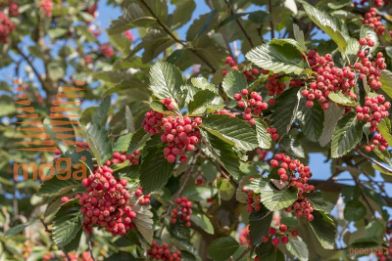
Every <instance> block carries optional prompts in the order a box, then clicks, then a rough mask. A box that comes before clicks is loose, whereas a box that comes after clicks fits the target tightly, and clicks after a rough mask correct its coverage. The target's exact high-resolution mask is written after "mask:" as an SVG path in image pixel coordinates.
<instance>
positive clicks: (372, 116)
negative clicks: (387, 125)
mask: <svg viewBox="0 0 392 261" xmlns="http://www.w3.org/2000/svg"><path fill="white" fill-rule="evenodd" d="M390 108H391V103H390V102H389V101H385V97H384V96H383V95H381V94H379V95H377V96H376V97H373V98H372V97H365V103H364V105H363V106H360V105H358V106H357V107H356V112H357V119H358V120H359V121H364V122H369V123H370V131H372V132H373V131H376V129H377V125H378V123H379V122H380V121H381V120H382V119H384V118H386V117H388V116H389V112H388V110H389V109H390Z"/></svg>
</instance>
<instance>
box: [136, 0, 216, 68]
mask: <svg viewBox="0 0 392 261" xmlns="http://www.w3.org/2000/svg"><path fill="white" fill-rule="evenodd" d="M140 2H141V3H142V4H143V6H144V7H145V8H146V9H147V10H148V12H149V13H150V14H151V15H152V16H153V17H154V18H155V20H156V21H157V23H158V24H159V25H160V26H161V27H162V29H163V30H164V31H165V32H166V33H167V34H168V35H169V36H170V37H171V38H172V39H173V40H174V41H175V42H176V43H178V44H180V45H182V46H183V47H184V48H186V49H189V50H190V51H191V52H192V53H193V54H194V55H195V56H197V57H198V58H199V59H200V60H202V61H203V62H204V63H205V64H206V65H207V66H208V67H209V68H210V70H211V71H212V73H215V72H216V69H215V68H214V66H212V64H211V63H210V62H209V61H207V60H206V59H205V58H204V57H203V56H202V55H201V54H200V53H199V52H198V51H197V50H196V49H194V48H193V47H191V46H189V45H188V44H187V43H185V42H184V41H181V40H180V39H178V38H177V36H175V35H174V34H173V32H172V31H171V30H170V28H168V27H167V26H166V25H165V24H164V23H163V22H162V21H161V19H159V17H158V16H157V15H156V14H155V13H154V11H153V10H152V9H151V7H150V6H149V5H148V4H147V3H146V2H145V0H140Z"/></svg>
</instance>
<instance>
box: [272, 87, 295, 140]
mask: <svg viewBox="0 0 392 261" xmlns="http://www.w3.org/2000/svg"><path fill="white" fill-rule="evenodd" d="M300 95H301V94H300V92H299V91H298V89H297V88H291V89H289V90H287V91H285V92H284V93H282V94H281V95H280V96H279V97H278V98H277V99H276V104H275V106H274V107H272V115H271V118H272V126H273V127H275V128H276V129H277V130H278V133H279V134H280V135H285V134H287V133H288V131H289V130H290V128H291V124H292V123H293V122H294V120H295V118H296V115H297V111H298V107H299V103H300V97H301V96H300Z"/></svg>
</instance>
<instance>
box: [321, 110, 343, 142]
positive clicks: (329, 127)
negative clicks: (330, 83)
mask: <svg viewBox="0 0 392 261" xmlns="http://www.w3.org/2000/svg"><path fill="white" fill-rule="evenodd" d="M343 112H344V111H343V109H342V108H340V107H339V106H338V105H336V104H334V103H331V104H330V106H329V108H328V110H326V111H324V123H323V132H322V133H321V136H320V139H319V143H320V145H321V146H322V147H324V146H325V145H327V144H328V143H329V142H330V141H331V138H332V134H333V132H334V130H335V127H336V124H337V123H338V121H339V119H340V117H341V116H342V115H343Z"/></svg>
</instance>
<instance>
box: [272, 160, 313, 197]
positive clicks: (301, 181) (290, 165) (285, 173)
mask: <svg viewBox="0 0 392 261" xmlns="http://www.w3.org/2000/svg"><path fill="white" fill-rule="evenodd" d="M270 166H271V167H272V168H274V169H277V174H278V175H279V176H280V180H281V181H282V182H290V186H294V187H296V188H298V190H299V191H300V193H301V192H303V193H308V192H311V191H312V190H313V189H314V188H313V186H312V185H308V181H309V179H310V177H311V176H312V174H311V173H310V168H309V166H305V165H303V164H302V163H301V162H300V161H299V160H294V159H291V158H290V156H288V155H285V154H284V153H277V154H275V156H274V157H273V159H272V160H271V161H270Z"/></svg>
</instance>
